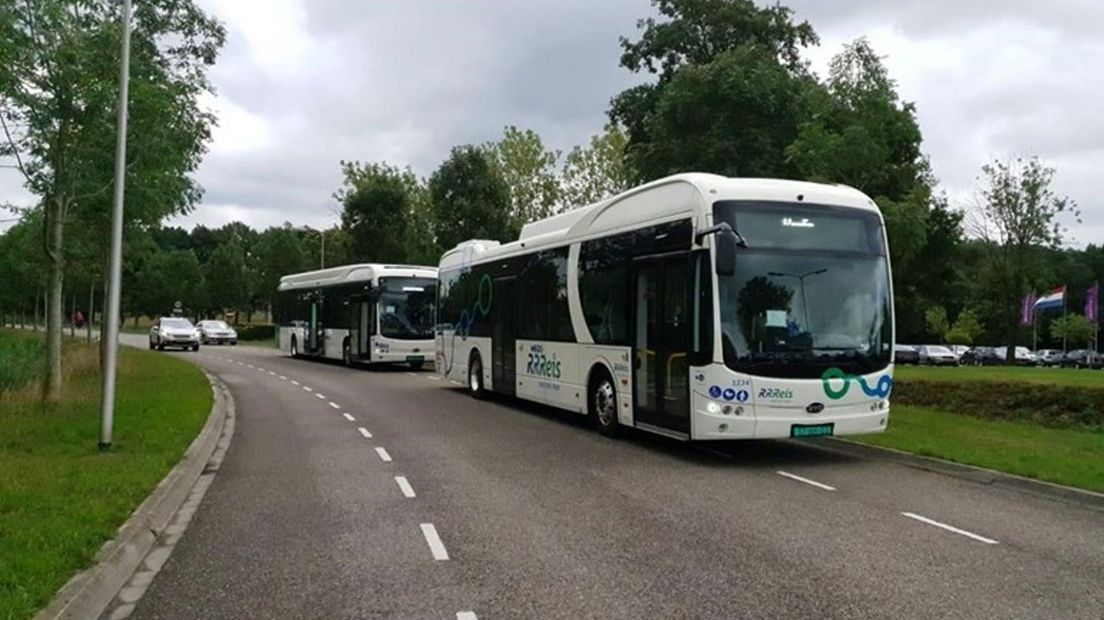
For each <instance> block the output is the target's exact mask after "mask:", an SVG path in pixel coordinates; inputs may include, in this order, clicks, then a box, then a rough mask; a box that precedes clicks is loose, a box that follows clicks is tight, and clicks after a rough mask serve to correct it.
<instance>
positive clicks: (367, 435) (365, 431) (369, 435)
mask: <svg viewBox="0 0 1104 620" xmlns="http://www.w3.org/2000/svg"><path fill="white" fill-rule="evenodd" d="M350 417H351V416H350ZM357 430H358V431H360V434H361V435H364V438H365V439H371V438H372V433H369V432H368V429H366V428H364V427H363V426H361V427H360V428H358V429H357Z"/></svg>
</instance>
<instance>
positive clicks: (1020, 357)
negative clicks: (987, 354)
mask: <svg viewBox="0 0 1104 620" xmlns="http://www.w3.org/2000/svg"><path fill="white" fill-rule="evenodd" d="M994 351H996V353H997V356H998V357H1000V358H1001V361H1002V362H1003V363H1007V360H1008V347H997V348H996V349H994ZM1012 355H1013V359H1012V363H1013V364H1014V365H1016V366H1034V365H1035V354H1034V353H1032V352H1031V350H1030V349H1028V348H1027V347H1016V350H1015V352H1014V353H1013V354H1012Z"/></svg>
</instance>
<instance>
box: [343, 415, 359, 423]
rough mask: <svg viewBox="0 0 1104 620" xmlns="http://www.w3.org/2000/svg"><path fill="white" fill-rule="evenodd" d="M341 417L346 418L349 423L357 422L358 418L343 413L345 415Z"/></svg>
mask: <svg viewBox="0 0 1104 620" xmlns="http://www.w3.org/2000/svg"><path fill="white" fill-rule="evenodd" d="M341 415H343V416H345V419H346V420H348V421H350V422H356V418H354V417H353V416H351V415H349V414H347V413H343V414H341Z"/></svg>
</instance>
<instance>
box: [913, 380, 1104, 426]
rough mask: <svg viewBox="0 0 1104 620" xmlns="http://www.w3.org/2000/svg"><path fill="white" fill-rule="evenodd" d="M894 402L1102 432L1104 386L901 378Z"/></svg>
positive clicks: (986, 416) (977, 415) (993, 417)
mask: <svg viewBox="0 0 1104 620" xmlns="http://www.w3.org/2000/svg"><path fill="white" fill-rule="evenodd" d="M893 400H894V402H895V403H897V404H901V405H920V406H924V407H932V408H935V409H941V410H943V411H949V412H952V413H960V414H964V415H968V416H973V417H976V418H986V419H996V420H1021V421H1030V422H1035V423H1038V424H1042V425H1044V426H1049V427H1053V428H1069V427H1082V428H1086V427H1087V428H1089V429H1092V430H1098V431H1102V432H1104V385H1102V386H1101V387H1100V388H1095V387H1093V388H1087V387H1069V386H1060V385H1039V384H1029V383H1008V382H996V381H984V382H983V381H962V382H952V381H915V380H912V381H901V382H899V383H897V384H895V385H894V386H893Z"/></svg>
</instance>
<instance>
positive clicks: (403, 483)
mask: <svg viewBox="0 0 1104 620" xmlns="http://www.w3.org/2000/svg"><path fill="white" fill-rule="evenodd" d="M395 483H396V484H398V485H399V490H400V491H402V494H403V497H410V498H413V497H415V495H414V487H412V486H410V481H408V480H407V479H406V476H395Z"/></svg>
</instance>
